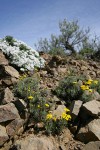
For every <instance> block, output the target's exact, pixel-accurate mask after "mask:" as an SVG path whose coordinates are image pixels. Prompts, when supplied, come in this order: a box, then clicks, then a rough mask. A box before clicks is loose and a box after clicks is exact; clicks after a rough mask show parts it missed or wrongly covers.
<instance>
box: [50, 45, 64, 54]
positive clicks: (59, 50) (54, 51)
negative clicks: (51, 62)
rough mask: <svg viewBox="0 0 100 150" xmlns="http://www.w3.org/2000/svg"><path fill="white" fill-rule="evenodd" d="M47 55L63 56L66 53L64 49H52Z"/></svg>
mask: <svg viewBox="0 0 100 150" xmlns="http://www.w3.org/2000/svg"><path fill="white" fill-rule="evenodd" d="M49 54H51V55H60V56H65V55H66V53H65V51H64V49H62V48H60V47H59V48H52V49H51V50H50V51H49Z"/></svg>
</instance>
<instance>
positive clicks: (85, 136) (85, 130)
mask: <svg viewBox="0 0 100 150" xmlns="http://www.w3.org/2000/svg"><path fill="white" fill-rule="evenodd" d="M76 138H77V139H78V140H80V141H81V142H84V143H88V142H91V141H98V140H100V119H94V120H93V121H91V122H90V123H89V124H88V125H86V126H85V127H82V128H81V129H80V130H79V132H78V134H77V135H76Z"/></svg>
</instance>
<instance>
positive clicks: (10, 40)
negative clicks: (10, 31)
mask: <svg viewBox="0 0 100 150" xmlns="http://www.w3.org/2000/svg"><path fill="white" fill-rule="evenodd" d="M5 40H6V42H8V44H9V45H11V46H14V38H13V37H12V36H6V37H5Z"/></svg>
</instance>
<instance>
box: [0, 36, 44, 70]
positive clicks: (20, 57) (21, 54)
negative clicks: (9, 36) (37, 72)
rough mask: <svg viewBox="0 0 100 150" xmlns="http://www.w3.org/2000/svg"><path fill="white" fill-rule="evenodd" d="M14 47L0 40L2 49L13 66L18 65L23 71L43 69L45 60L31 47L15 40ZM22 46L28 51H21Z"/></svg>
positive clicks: (4, 40)
mask: <svg viewBox="0 0 100 150" xmlns="http://www.w3.org/2000/svg"><path fill="white" fill-rule="evenodd" d="M13 40H14V41H13V46H12V45H10V44H9V42H8V41H7V40H6V38H4V39H0V49H1V50H2V51H3V52H4V53H5V54H6V55H7V56H9V58H10V60H11V64H15V65H17V66H18V67H19V68H20V70H22V71H28V70H29V71H31V70H34V67H39V68H43V67H44V63H45V60H44V59H43V58H41V57H40V56H39V53H38V52H37V51H36V50H34V49H33V48H31V47H29V46H28V45H27V44H25V43H24V42H22V41H18V40H16V39H13ZM20 45H24V47H25V48H26V49H24V47H23V49H20Z"/></svg>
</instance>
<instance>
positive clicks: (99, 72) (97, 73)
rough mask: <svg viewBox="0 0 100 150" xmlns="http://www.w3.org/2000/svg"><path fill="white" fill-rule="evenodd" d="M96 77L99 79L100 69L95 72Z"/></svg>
mask: <svg viewBox="0 0 100 150" xmlns="http://www.w3.org/2000/svg"><path fill="white" fill-rule="evenodd" d="M96 76H97V77H98V78H100V69H99V70H96Z"/></svg>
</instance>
